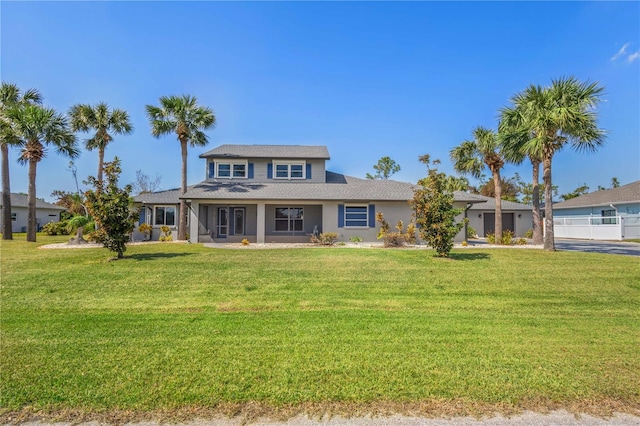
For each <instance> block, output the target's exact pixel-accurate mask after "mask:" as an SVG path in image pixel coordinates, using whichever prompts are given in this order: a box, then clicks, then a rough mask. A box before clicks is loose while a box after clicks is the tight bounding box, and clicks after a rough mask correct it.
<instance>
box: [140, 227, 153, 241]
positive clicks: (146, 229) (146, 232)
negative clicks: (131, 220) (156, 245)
mask: <svg viewBox="0 0 640 426" xmlns="http://www.w3.org/2000/svg"><path fill="white" fill-rule="evenodd" d="M152 230H153V227H152V226H151V225H149V224H148V223H143V224H141V225H140V226H138V232H140V233H141V234H142V235H144V239H145V240H148V239H149V238H150V237H151V231H152Z"/></svg>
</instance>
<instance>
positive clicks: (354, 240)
mask: <svg viewBox="0 0 640 426" xmlns="http://www.w3.org/2000/svg"><path fill="white" fill-rule="evenodd" d="M349 241H351V242H352V243H361V242H362V238H361V237H359V236H357V235H352V236H350V237H349Z"/></svg>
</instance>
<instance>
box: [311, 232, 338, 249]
mask: <svg viewBox="0 0 640 426" xmlns="http://www.w3.org/2000/svg"><path fill="white" fill-rule="evenodd" d="M337 241H338V233H337V232H323V233H321V234H320V235H318V236H317V237H316V236H315V235H312V236H311V242H312V243H314V244H321V245H323V246H332V245H334V244H335V243H336V242H337Z"/></svg>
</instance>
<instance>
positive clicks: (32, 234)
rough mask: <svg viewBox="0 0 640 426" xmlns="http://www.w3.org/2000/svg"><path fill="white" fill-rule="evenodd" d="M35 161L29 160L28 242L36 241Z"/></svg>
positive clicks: (36, 163)
mask: <svg viewBox="0 0 640 426" xmlns="http://www.w3.org/2000/svg"><path fill="white" fill-rule="evenodd" d="M37 165H38V162H37V161H36V160H35V159H33V158H32V159H30V160H29V190H28V194H27V206H28V208H27V241H30V242H35V241H36V231H37V223H36V166H37Z"/></svg>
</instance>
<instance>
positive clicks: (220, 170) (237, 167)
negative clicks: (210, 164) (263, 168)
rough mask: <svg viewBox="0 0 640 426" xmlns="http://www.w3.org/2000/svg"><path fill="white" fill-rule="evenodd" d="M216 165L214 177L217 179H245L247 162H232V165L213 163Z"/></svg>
mask: <svg viewBox="0 0 640 426" xmlns="http://www.w3.org/2000/svg"><path fill="white" fill-rule="evenodd" d="M215 164H216V176H215V177H217V178H226V179H233V178H246V177H247V169H248V167H247V162H246V161H242V162H233V163H215Z"/></svg>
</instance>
